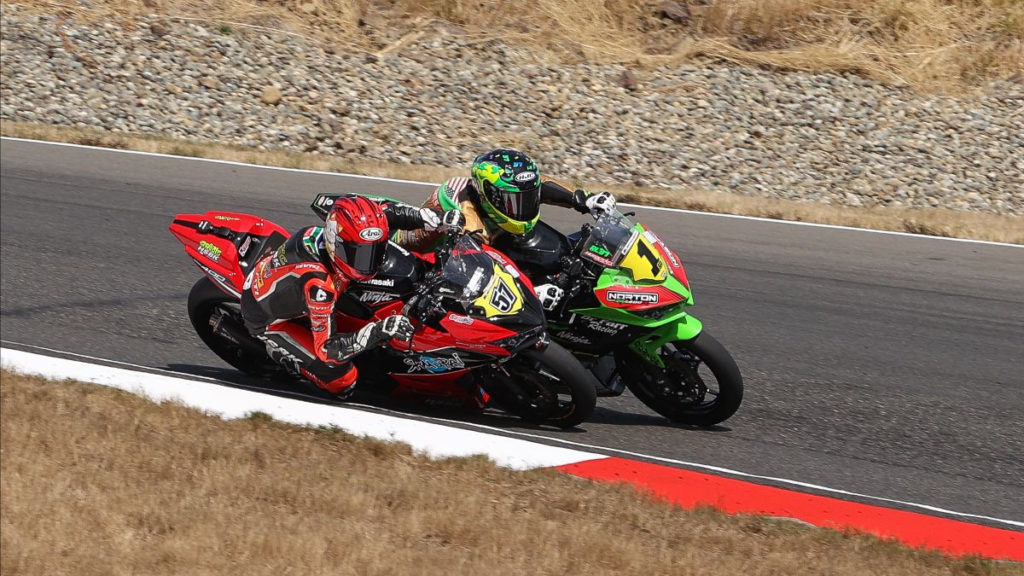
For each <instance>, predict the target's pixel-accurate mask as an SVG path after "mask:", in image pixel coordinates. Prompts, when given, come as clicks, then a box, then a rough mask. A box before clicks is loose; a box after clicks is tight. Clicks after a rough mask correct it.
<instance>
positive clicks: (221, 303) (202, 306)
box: [188, 276, 287, 376]
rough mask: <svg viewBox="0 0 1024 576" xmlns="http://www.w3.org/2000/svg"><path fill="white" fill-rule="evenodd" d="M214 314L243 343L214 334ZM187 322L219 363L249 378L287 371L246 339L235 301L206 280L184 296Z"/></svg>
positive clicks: (252, 341) (256, 343)
mask: <svg viewBox="0 0 1024 576" xmlns="http://www.w3.org/2000/svg"><path fill="white" fill-rule="evenodd" d="M215 314H220V315H222V316H223V319H222V320H221V321H222V322H229V323H231V324H232V325H233V326H234V327H235V328H238V329H239V330H235V331H234V332H235V333H236V334H238V335H240V336H242V335H244V336H242V337H243V338H247V341H246V342H232V341H231V340H230V339H228V338H227V337H225V336H222V335H221V334H217V333H214V331H213V326H212V325H211V323H210V322H211V320H210V319H211V318H212V317H213V316H214V315H215ZM188 319H189V320H190V321H191V322H192V327H193V328H195V330H196V334H198V335H199V338H200V339H201V340H202V341H203V344H206V346H207V347H208V348H209V349H210V350H212V351H213V353H214V354H216V355H217V356H219V357H220V359H221V360H223V361H225V362H227V363H228V364H230V365H232V366H234V367H235V368H237V369H239V370H241V371H242V372H245V373H246V374H249V375H250V376H283V375H286V374H287V372H286V371H285V370H284V368H283V367H282V366H280V365H279V364H277V363H276V362H274V361H273V360H271V359H270V357H269V356H267V355H266V353H265V352H264V353H263V354H259V353H258V351H259V350H261V349H265V348H264V345H263V343H262V342H260V341H259V340H257V339H256V338H253V337H252V336H248V331H247V330H246V328H245V324H244V323H243V322H242V313H241V310H240V309H239V304H238V299H237V298H235V297H234V296H230V295H228V294H226V293H225V292H223V291H222V290H221V289H220V288H218V287H217V285H216V284H214V283H213V282H212V281H211V280H210V279H209V278H207V277H206V276H203V277H202V278H200V279H199V280H198V281H197V282H196V283H195V284H194V285H193V286H192V290H191V291H189V293H188Z"/></svg>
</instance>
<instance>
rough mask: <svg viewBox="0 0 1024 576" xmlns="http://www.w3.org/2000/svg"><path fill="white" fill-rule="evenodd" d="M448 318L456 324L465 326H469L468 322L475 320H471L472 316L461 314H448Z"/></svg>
mask: <svg viewBox="0 0 1024 576" xmlns="http://www.w3.org/2000/svg"><path fill="white" fill-rule="evenodd" d="M448 319H449V320H451V321H452V322H455V323H456V324H465V325H466V326H469V325H470V324H472V323H473V322H475V320H473V318H472V317H470V316H463V315H461V314H449V315H448Z"/></svg>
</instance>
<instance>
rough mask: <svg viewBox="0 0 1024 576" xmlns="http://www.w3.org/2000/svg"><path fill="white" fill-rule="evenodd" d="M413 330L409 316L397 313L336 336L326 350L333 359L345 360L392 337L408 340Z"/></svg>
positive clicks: (327, 344) (326, 346)
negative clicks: (349, 332)
mask: <svg viewBox="0 0 1024 576" xmlns="http://www.w3.org/2000/svg"><path fill="white" fill-rule="evenodd" d="M413 331H414V329H413V325H412V322H411V321H410V320H409V318H407V317H405V316H402V315H401V314H395V315H394V316H388V317H387V318H385V319H383V320H378V321H377V322H372V323H370V324H367V325H366V326H363V327H362V328H360V329H359V330H358V331H357V332H352V333H351V334H339V335H337V336H334V337H333V338H331V339H329V340H327V343H326V344H324V351H325V352H327V357H328V358H330V359H331V360H334V361H335V362H345V361H346V360H349V359H351V358H352V357H354V356H358V355H359V354H361V353H362V352H364V351H366V350H369V349H370V348H373V347H374V346H377V345H379V344H382V343H384V342H387V341H388V340H390V339H392V338H397V339H399V340H402V341H405V342H407V341H409V340H410V339H411V338H412V333H413Z"/></svg>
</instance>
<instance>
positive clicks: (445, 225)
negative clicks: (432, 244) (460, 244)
mask: <svg viewBox="0 0 1024 576" xmlns="http://www.w3.org/2000/svg"><path fill="white" fill-rule="evenodd" d="M465 227H466V217H465V216H464V215H463V214H462V212H460V211H458V210H448V211H447V212H445V213H444V214H443V215H442V216H441V230H442V231H443V232H452V233H455V234H458V233H459V232H462V229H463V228H465Z"/></svg>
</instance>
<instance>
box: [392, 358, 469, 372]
mask: <svg viewBox="0 0 1024 576" xmlns="http://www.w3.org/2000/svg"><path fill="white" fill-rule="evenodd" d="M403 362H405V364H406V365H407V366H408V367H409V372H410V373H412V372H429V373H431V374H440V373H442V372H450V371H452V370H461V369H463V368H465V367H466V363H465V362H463V361H462V358H459V355H458V354H456V353H452V357H451V358H435V357H433V356H417V357H409V358H405V359H403Z"/></svg>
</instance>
